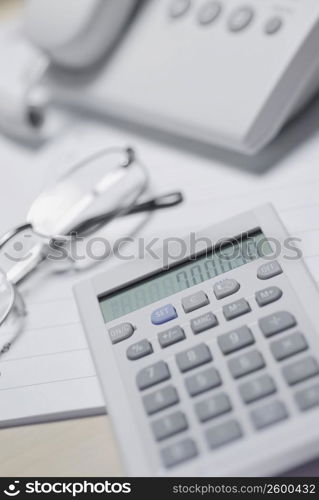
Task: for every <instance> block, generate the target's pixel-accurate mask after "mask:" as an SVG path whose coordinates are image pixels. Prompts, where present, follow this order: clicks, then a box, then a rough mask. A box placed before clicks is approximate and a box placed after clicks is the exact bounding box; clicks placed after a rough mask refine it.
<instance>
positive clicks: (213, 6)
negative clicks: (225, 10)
mask: <svg viewBox="0 0 319 500" xmlns="http://www.w3.org/2000/svg"><path fill="white" fill-rule="evenodd" d="M221 10H222V8H221V4H220V3H219V2H215V1H208V2H206V3H205V4H204V5H203V6H202V7H201V9H200V11H199V13H198V22H199V23H200V24H202V25H207V24H211V23H212V22H214V21H215V20H216V19H217V17H218V16H219V14H220V13H221Z"/></svg>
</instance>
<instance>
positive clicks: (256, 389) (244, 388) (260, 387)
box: [239, 375, 276, 404]
mask: <svg viewBox="0 0 319 500" xmlns="http://www.w3.org/2000/svg"><path fill="white" fill-rule="evenodd" d="M239 392H240V395H241V398H242V400H243V401H244V403H246V404H249V403H252V402H253V401H257V399H261V398H265V397H266V396H269V395H270V394H273V393H274V392H276V386H275V384H274V381H273V379H272V378H271V377H269V375H263V376H262V377H258V378H256V379H255V380H251V381H249V382H245V383H244V384H241V385H240V386H239Z"/></svg>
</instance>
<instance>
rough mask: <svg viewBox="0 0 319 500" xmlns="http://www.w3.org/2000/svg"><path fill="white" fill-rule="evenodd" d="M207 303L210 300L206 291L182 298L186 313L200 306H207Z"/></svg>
mask: <svg viewBox="0 0 319 500" xmlns="http://www.w3.org/2000/svg"><path fill="white" fill-rule="evenodd" d="M207 304H209V300H208V297H207V295H206V293H204V292H197V293H194V294H193V295H189V296H188V297H184V298H183V299H182V306H183V309H184V311H185V312H186V313H190V312H192V311H195V310H196V309H199V308H200V307H204V306H207Z"/></svg>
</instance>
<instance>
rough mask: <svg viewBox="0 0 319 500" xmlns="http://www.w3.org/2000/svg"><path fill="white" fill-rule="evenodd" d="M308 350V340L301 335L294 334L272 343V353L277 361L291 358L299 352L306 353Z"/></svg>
mask: <svg viewBox="0 0 319 500" xmlns="http://www.w3.org/2000/svg"><path fill="white" fill-rule="evenodd" d="M307 348H308V344H307V342H306V339H305V337H304V336H303V335H301V333H293V334H292V335H289V336H288V337H285V338H283V339H280V340H277V341H276V342H272V344H271V345H270V349H271V352H272V353H273V355H274V357H275V359H276V360H277V361H281V360H282V359H286V358H289V357H290V356H293V355H294V354H297V353H298V352H302V351H305V350H306V349H307Z"/></svg>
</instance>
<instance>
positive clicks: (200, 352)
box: [175, 344, 213, 372]
mask: <svg viewBox="0 0 319 500" xmlns="http://www.w3.org/2000/svg"><path fill="white" fill-rule="evenodd" d="M175 357H176V362H177V365H178V368H179V369H180V371H181V372H187V371H189V370H192V369H193V368H196V367H197V366H201V365H204V364H205V363H209V362H210V361H211V360H212V359H213V358H212V355H211V352H210V350H209V348H208V346H207V345H206V344H198V345H197V346H195V347H193V348H192V349H188V350H187V351H183V352H181V353H179V354H177V355H176V356H175Z"/></svg>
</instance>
